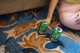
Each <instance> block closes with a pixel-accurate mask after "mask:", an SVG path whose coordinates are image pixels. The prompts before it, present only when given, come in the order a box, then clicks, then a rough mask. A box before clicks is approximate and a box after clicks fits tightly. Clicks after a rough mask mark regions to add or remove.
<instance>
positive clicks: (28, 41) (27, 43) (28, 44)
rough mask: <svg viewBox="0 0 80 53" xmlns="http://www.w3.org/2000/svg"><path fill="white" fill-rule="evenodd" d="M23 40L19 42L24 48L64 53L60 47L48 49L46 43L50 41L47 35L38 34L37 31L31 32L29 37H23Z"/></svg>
mask: <svg viewBox="0 0 80 53" xmlns="http://www.w3.org/2000/svg"><path fill="white" fill-rule="evenodd" d="M22 40H23V42H18V43H19V44H20V45H21V46H22V47H24V48H34V49H35V50H37V51H38V52H39V53H62V52H61V51H60V50H59V49H53V50H48V49H46V48H45V47H44V45H45V43H46V42H48V41H50V40H49V38H45V35H40V36H38V34H37V32H33V33H31V34H30V35H29V36H28V37H26V36H24V37H23V38H22Z"/></svg>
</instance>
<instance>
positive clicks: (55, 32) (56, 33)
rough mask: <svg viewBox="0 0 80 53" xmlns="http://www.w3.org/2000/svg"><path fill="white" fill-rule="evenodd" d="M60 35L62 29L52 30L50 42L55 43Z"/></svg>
mask: <svg viewBox="0 0 80 53" xmlns="http://www.w3.org/2000/svg"><path fill="white" fill-rule="evenodd" d="M61 34H62V29H61V28H60V27H56V28H55V29H54V30H52V34H51V40H52V41H54V42H56V41H57V40H58V38H59V37H60V36H61Z"/></svg>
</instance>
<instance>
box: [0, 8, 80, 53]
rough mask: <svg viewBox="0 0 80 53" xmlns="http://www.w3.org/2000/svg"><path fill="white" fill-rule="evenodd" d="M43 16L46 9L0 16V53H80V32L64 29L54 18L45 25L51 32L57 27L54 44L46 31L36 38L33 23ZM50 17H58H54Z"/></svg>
mask: <svg viewBox="0 0 80 53" xmlns="http://www.w3.org/2000/svg"><path fill="white" fill-rule="evenodd" d="M55 11H56V10H55ZM46 15H47V8H40V9H36V10H35V9H33V10H29V11H22V12H17V13H13V14H8V15H1V16H0V20H1V22H0V53H1V52H2V53H80V31H75V30H71V29H69V28H67V27H65V26H64V25H62V24H61V23H60V22H59V19H58V18H57V19H54V20H52V21H51V23H50V24H49V27H50V28H51V29H53V28H54V27H56V26H58V25H59V27H61V28H62V29H63V33H62V35H61V36H60V38H59V40H58V42H56V43H55V42H52V41H51V40H50V33H51V31H50V29H48V30H47V32H46V35H39V34H37V28H38V27H37V26H36V25H35V23H37V21H38V20H43V19H45V18H46ZM53 17H58V13H57V12H55V13H54V16H53ZM2 20H4V21H5V22H4V21H2Z"/></svg>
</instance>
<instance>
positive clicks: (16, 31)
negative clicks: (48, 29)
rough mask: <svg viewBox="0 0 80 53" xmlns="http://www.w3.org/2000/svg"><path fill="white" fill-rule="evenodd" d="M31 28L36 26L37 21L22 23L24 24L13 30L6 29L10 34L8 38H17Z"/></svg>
mask: <svg viewBox="0 0 80 53" xmlns="http://www.w3.org/2000/svg"><path fill="white" fill-rule="evenodd" d="M30 28H35V23H33V22H28V23H26V24H22V25H19V26H17V27H15V28H13V29H11V30H8V31H4V32H5V33H7V34H8V37H7V39H8V38H10V37H12V36H13V37H14V38H17V37H19V36H20V35H21V34H23V33H25V32H27V31H28V30H30Z"/></svg>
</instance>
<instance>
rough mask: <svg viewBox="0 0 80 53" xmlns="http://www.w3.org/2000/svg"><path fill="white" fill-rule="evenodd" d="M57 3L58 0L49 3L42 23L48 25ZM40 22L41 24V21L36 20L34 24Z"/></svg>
mask: <svg viewBox="0 0 80 53" xmlns="http://www.w3.org/2000/svg"><path fill="white" fill-rule="evenodd" d="M57 3H58V0H51V1H50V5H49V9H48V14H47V17H46V19H44V21H46V22H47V23H48V24H49V23H50V21H51V19H52V15H53V12H54V9H55V7H56V5H57ZM40 22H41V20H38V21H37V23H36V24H38V23H40Z"/></svg>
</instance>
